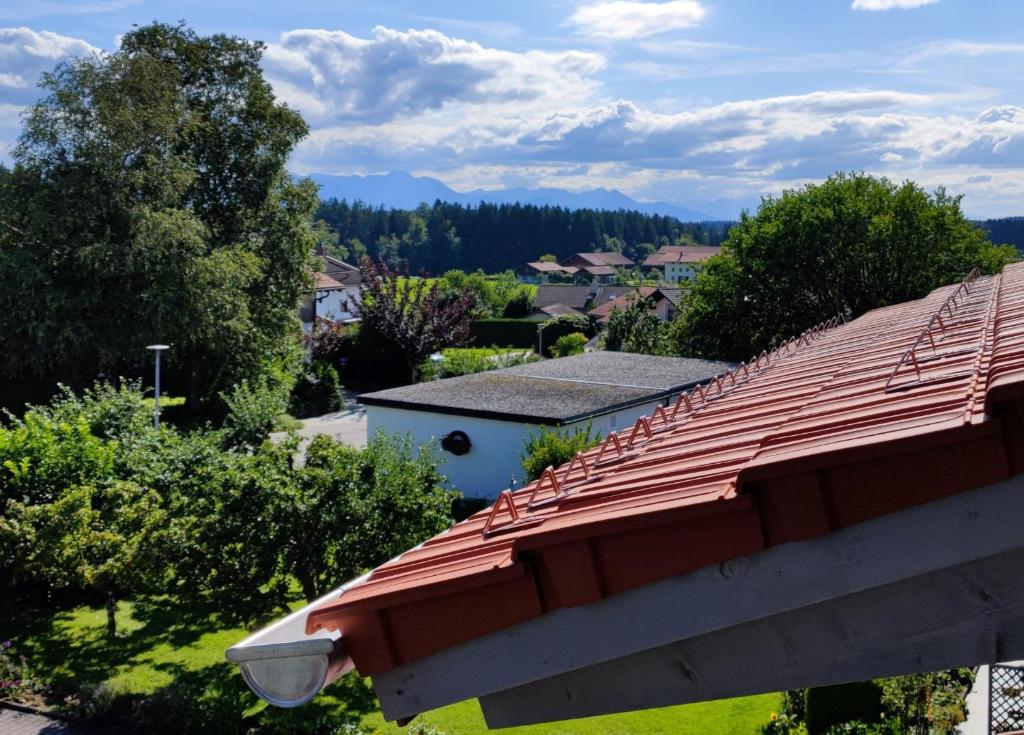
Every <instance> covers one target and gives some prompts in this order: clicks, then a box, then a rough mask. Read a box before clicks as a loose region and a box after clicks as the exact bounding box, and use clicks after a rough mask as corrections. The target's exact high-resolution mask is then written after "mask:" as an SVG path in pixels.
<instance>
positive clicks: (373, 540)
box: [282, 435, 454, 600]
mask: <svg viewBox="0 0 1024 735" xmlns="http://www.w3.org/2000/svg"><path fill="white" fill-rule="evenodd" d="M440 461H441V460H440V457H439V456H438V454H437V450H436V449H432V448H431V447H430V446H426V445H425V446H422V447H419V448H418V449H417V448H414V447H413V446H412V443H411V440H410V439H409V438H408V437H406V438H398V437H389V436H386V435H378V436H376V437H373V438H372V439H371V440H370V441H369V443H368V444H367V446H366V449H362V450H360V449H355V448H352V447H347V446H345V445H343V444H341V443H340V442H337V441H335V440H333V439H331V438H330V437H327V436H323V435H321V436H317V437H315V438H314V439H313V441H312V442H311V443H310V445H309V447H308V449H307V450H306V463H305V466H304V467H303V468H302V469H301V470H299V471H298V473H297V475H298V477H297V481H296V483H295V485H294V486H293V487H294V490H293V492H294V495H293V496H292V498H291V502H290V503H288V505H287V507H288V509H289V510H288V513H287V515H286V516H285V517H284V518H283V519H282V520H283V522H284V524H285V525H286V526H287V528H288V535H287V540H286V541H285V544H284V547H283V549H284V551H283V553H284V555H285V558H286V568H287V569H288V570H289V572H290V573H291V574H294V575H295V577H296V578H297V579H298V580H299V583H300V584H301V585H302V591H303V594H304V595H305V596H306V599H308V600H314V599H316V598H317V597H320V596H321V595H323V594H324V593H326V592H327V591H328V590H329V589H331V588H332V587H335V586H337V585H339V584H341V583H342V582H344V581H346V580H348V579H351V578H353V577H356V576H358V575H360V574H362V573H363V572H365V571H366V570H367V569H369V568H372V567H374V566H376V565H378V564H383V563H384V562H385V561H387V560H388V559H390V558H392V557H394V556H397V555H398V554H400V553H401V552H403V551H405V550H406V549H407V548H409V547H410V546H414V545H415V544H417V543H419V542H421V541H424V540H426V539H427V538H429V537H430V536H433V535H434V534H437V533H440V532H441V531H443V530H444V529H445V528H447V527H448V526H450V525H451V523H452V519H451V515H450V512H451V507H452V500H453V497H454V494H453V493H451V492H449V491H447V490H445V489H444V487H443V486H444V482H445V480H444V477H443V476H442V475H441V474H440V472H439V471H438V469H437V467H438V464H439V463H440ZM325 508H330V512H328V513H325V512H324V509H325Z"/></svg>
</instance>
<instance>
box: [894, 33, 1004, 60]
mask: <svg viewBox="0 0 1024 735" xmlns="http://www.w3.org/2000/svg"><path fill="white" fill-rule="evenodd" d="M1010 54H1024V43H997V42H986V41H962V40H956V39H947V40H942V41H931V42H929V43H926V44H923V45H921V46H918V47H916V48H914V49H913V50H912V51H911V52H910V53H909V54H907V55H906V56H905V57H904V58H903V60H902V64H903V65H904V66H912V65H914V64H918V63H920V62H922V61H928V60H930V59H935V58H942V57H945V56H958V57H966V58H977V57H980V56H992V55H999V56H1007V55H1010Z"/></svg>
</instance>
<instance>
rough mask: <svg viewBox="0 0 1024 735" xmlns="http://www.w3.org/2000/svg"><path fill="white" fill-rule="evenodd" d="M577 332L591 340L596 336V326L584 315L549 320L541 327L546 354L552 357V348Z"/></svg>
mask: <svg viewBox="0 0 1024 735" xmlns="http://www.w3.org/2000/svg"><path fill="white" fill-rule="evenodd" d="M575 332H579V333H580V334H583V335H584V336H585V337H587V339H589V338H590V337H593V336H594V325H593V323H591V321H590V320H589V319H588V318H587V317H585V316H583V315H582V314H561V315H559V316H556V317H555V318H554V319H548V320H547V321H546V322H544V323H543V324H541V326H540V341H541V344H542V345H543V346H544V353H545V354H546V355H548V356H550V355H551V354H552V352H553V349H552V347H553V346H554V344H555V343H556V342H557V341H558V339H559V338H560V337H564V336H565V335H567V334H573V333H575Z"/></svg>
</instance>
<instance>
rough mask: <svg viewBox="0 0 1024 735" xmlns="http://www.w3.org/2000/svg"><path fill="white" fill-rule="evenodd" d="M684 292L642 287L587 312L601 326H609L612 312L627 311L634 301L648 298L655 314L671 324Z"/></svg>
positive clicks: (676, 289) (677, 289)
mask: <svg viewBox="0 0 1024 735" xmlns="http://www.w3.org/2000/svg"><path fill="white" fill-rule="evenodd" d="M683 294H684V291H683V289H681V288H655V287H653V286H642V287H640V288H637V289H631V290H630V291H628V292H626V293H624V294H621V295H619V296H617V297H615V298H613V299H611V300H610V301H605V302H603V303H601V304H600V305H598V306H596V307H595V308H593V309H591V310H590V311H588V312H587V316H589V317H590V318H591V319H593V320H595V321H597V322H598V323H599V324H607V323H608V319H610V318H611V315H612V311H613V310H614V309H618V310H619V311H625V310H626V309H627V308H629V304H630V302H631V301H632V300H633V299H636V298H646V299H650V300H651V301H653V302H654V313H655V314H656V315H657V316H658V318H659V319H660V320H661V321H663V322H670V321H672V320H673V319H675V318H676V315H677V314H678V313H679V307H680V302H681V301H682V297H683Z"/></svg>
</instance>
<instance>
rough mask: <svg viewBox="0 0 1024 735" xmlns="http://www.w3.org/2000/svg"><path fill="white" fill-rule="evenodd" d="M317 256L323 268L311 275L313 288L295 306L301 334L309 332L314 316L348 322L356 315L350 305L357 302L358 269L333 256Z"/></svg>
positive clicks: (360, 279) (315, 317)
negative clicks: (313, 281)
mask: <svg viewBox="0 0 1024 735" xmlns="http://www.w3.org/2000/svg"><path fill="white" fill-rule="evenodd" d="M320 257H321V258H323V260H324V261H325V265H324V269H323V271H321V272H319V273H317V274H316V275H315V278H316V284H315V290H314V292H313V294H311V295H310V296H308V297H307V298H306V300H305V302H304V303H303V304H302V306H301V307H300V308H299V321H301V322H302V331H303V332H304V333H305V334H311V333H312V332H313V324H314V323H315V322H316V320H318V319H328V320H330V321H333V322H350V321H353V320H355V319H357V318H358V317H357V316H356V313H355V309H354V308H353V307H354V305H355V304H358V303H359V293H360V289H359V287H360V284H362V278H361V276H360V274H359V269H358V268H356V267H355V266H354V265H350V264H348V263H346V262H344V261H342V260H338V259H337V258H332V257H330V256H320Z"/></svg>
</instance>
